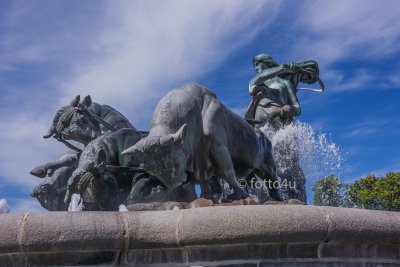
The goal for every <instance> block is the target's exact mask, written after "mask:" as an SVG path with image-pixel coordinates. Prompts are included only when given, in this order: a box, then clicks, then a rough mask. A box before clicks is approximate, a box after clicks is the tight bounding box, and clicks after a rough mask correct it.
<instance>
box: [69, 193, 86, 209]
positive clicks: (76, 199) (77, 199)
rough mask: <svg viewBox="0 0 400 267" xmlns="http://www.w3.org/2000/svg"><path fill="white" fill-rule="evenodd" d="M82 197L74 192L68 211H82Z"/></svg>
mask: <svg viewBox="0 0 400 267" xmlns="http://www.w3.org/2000/svg"><path fill="white" fill-rule="evenodd" d="M82 208H83V205H82V199H81V196H80V195H78V194H73V195H72V197H71V202H70V203H69V206H68V211H82Z"/></svg>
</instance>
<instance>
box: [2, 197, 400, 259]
mask: <svg viewBox="0 0 400 267" xmlns="http://www.w3.org/2000/svg"><path fill="white" fill-rule="evenodd" d="M0 225H1V231H0V266H2V267H6V266H18V267H21V266H249V267H253V266H254V267H256V266H259V267H261V266H398V265H399V264H400V213H398V212H385V211H371V210H362V209H346V208H332V207H318V206H304V205H253V206H219V207H203V208H193V209H184V210H166V211H134V212H43V213H35V212H32V213H25V214H23V213H20V214H5V215H1V216H0Z"/></svg>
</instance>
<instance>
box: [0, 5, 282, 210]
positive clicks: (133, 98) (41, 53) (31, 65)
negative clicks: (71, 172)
mask: <svg viewBox="0 0 400 267" xmlns="http://www.w3.org/2000/svg"><path fill="white" fill-rule="evenodd" d="M278 5H279V3H275V2H274V1H271V2H269V1H268V2H266V1H253V2H252V4H251V5H249V4H248V2H247V1H245V0H238V1H184V2H183V1H160V2H155V1H116V2H109V1H103V2H96V3H95V4H93V3H90V2H85V3H83V2H82V3H81V4H80V8H81V9H80V11H77V9H75V8H74V9H71V7H70V5H69V4H68V3H67V2H51V3H47V2H46V4H40V3H39V4H28V3H26V2H25V1H15V2H13V3H11V4H9V5H8V7H7V10H6V11H7V12H3V13H4V14H7V15H5V16H3V17H1V18H0V22H1V24H2V27H3V28H2V30H1V31H0V53H1V55H2V56H1V57H0V72H1V73H2V74H4V76H3V77H2V78H0V83H1V86H2V87H3V88H6V92H7V93H5V94H3V95H2V96H0V97H1V98H2V100H3V103H7V105H4V106H2V107H1V111H2V113H3V115H4V116H2V117H1V119H0V125H1V126H0V127H1V131H0V147H2V151H1V152H0V181H1V184H2V185H4V188H7V183H12V184H14V185H18V186H22V187H23V188H26V189H27V190H28V189H32V188H33V187H34V186H35V185H37V184H38V183H39V182H40V180H38V179H36V178H35V177H32V176H31V175H29V171H30V170H31V169H32V168H33V167H35V166H37V165H39V164H42V163H44V162H46V161H50V160H55V159H56V158H57V156H58V154H61V153H62V151H63V150H64V147H63V146H62V145H60V144H57V142H56V141H54V140H44V139H43V138H42V137H41V136H42V135H43V133H44V132H45V131H46V130H47V128H48V127H49V125H50V123H51V119H52V116H53V115H54V113H55V111H56V109H57V108H59V107H61V106H64V105H65V104H67V103H68V102H69V100H70V99H71V98H72V97H73V96H75V95H77V94H81V95H86V94H91V95H92V98H93V100H94V101H96V102H99V103H103V104H109V105H111V106H114V107H116V108H117V109H118V110H120V111H121V112H122V113H123V114H125V115H127V117H128V118H129V119H131V121H132V122H133V123H134V125H135V126H137V127H139V128H146V127H148V122H149V119H150V116H151V113H152V109H153V108H154V106H155V104H156V102H157V100H158V99H160V98H161V97H162V96H164V94H165V92H166V91H168V90H171V89H172V88H173V86H177V85H182V84H183V83H186V82H190V81H195V79H196V77H200V76H201V75H204V74H206V73H207V72H209V71H211V70H213V69H215V68H217V67H219V66H220V65H221V64H222V63H223V62H224V60H225V59H226V58H227V57H228V56H229V55H230V54H231V53H232V52H233V51H235V50H236V49H238V48H239V47H241V46H243V45H244V44H246V43H247V42H249V41H251V40H252V38H254V36H255V34H256V33H258V31H259V30H261V29H262V28H263V26H264V24H265V23H268V21H269V20H267V22H265V21H264V22H262V23H260V22H259V17H260V16H261V15H262V14H263V13H264V11H265V7H266V6H268V7H269V8H272V9H275V7H278ZM272 18H273V16H270V19H272ZM39 70H40V71H39ZM36 74H39V75H42V76H41V77H39V76H36ZM9 75H11V76H12V75H14V76H17V77H20V78H18V79H15V82H14V80H12V81H11V82H10V81H9V79H11V78H9V79H8V77H11V76H9ZM20 80H26V81H25V82H24V83H22V82H21V83H20ZM36 202H37V201H36V200H31V201H29V202H27V203H25V202H24V203H22V202H21V203H22V204H21V207H22V206H23V205H25V206H26V205H28V204H29V203H36ZM36 204H37V203H36ZM28 207H30V204H29V205H28ZM21 209H22V208H21ZM13 210H15V208H13Z"/></svg>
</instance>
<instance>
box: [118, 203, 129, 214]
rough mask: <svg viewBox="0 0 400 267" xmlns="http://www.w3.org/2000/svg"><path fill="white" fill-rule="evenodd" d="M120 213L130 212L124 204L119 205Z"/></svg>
mask: <svg viewBox="0 0 400 267" xmlns="http://www.w3.org/2000/svg"><path fill="white" fill-rule="evenodd" d="M118 211H119V212H128V211H129V210H128V208H127V207H126V206H125V205H124V204H121V205H119V207H118Z"/></svg>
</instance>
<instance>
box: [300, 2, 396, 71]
mask: <svg viewBox="0 0 400 267" xmlns="http://www.w3.org/2000/svg"><path fill="white" fill-rule="evenodd" d="M398 7H399V6H398V1H385V3H382V2H379V1H376V0H369V1H362V2H360V1H357V0H350V1H348V0H339V1H334V2H333V1H332V2H326V1H306V2H305V3H304V4H303V6H302V8H301V9H300V11H299V12H298V13H299V14H301V15H299V16H298V18H297V21H296V22H297V23H296V25H297V27H296V28H300V27H304V28H307V29H308V33H309V34H308V35H307V36H304V38H302V39H300V40H299V42H296V46H297V45H299V46H300V47H301V49H307V51H310V52H311V51H312V53H310V54H312V55H315V56H316V57H317V58H318V59H319V60H320V61H321V63H322V64H323V65H324V66H326V65H328V64H330V63H332V62H334V61H337V60H340V59H343V58H347V57H357V58H360V57H361V58H371V57H382V56H388V55H390V54H392V53H393V52H398V51H399V48H398V41H399V38H400V20H399V19H398ZM305 14H306V15H305ZM299 50H300V49H299Z"/></svg>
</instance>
